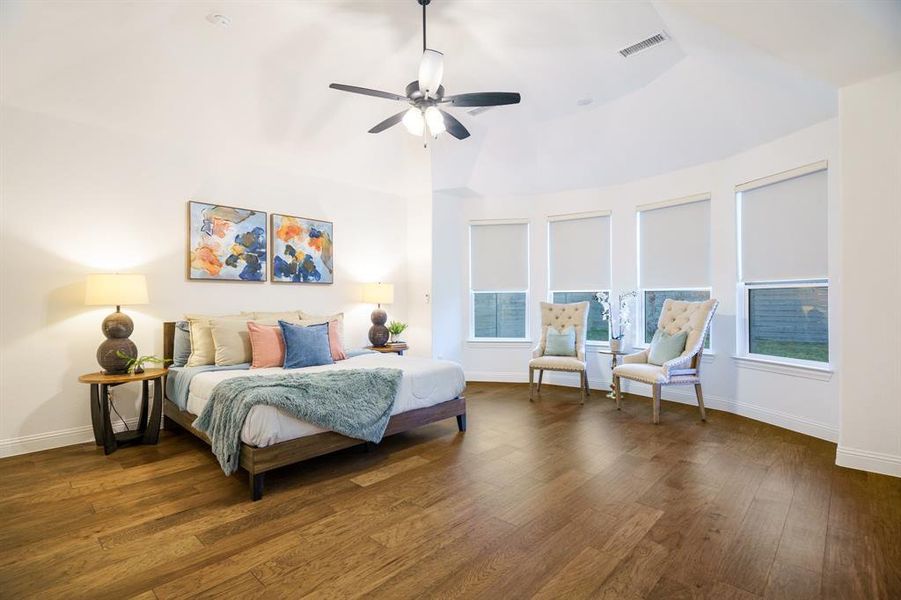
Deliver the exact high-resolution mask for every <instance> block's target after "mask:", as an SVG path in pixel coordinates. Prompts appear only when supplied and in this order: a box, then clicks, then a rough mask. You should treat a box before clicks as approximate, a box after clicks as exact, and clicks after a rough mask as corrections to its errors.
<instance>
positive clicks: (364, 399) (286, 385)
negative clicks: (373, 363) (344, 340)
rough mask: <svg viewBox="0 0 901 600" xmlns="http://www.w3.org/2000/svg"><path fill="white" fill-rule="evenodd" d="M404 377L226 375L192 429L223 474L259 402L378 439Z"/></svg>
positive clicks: (372, 372) (384, 373)
mask: <svg viewBox="0 0 901 600" xmlns="http://www.w3.org/2000/svg"><path fill="white" fill-rule="evenodd" d="M402 376H403V375H402V373H401V371H400V369H385V368H379V369H348V370H342V371H324V372H319V373H290V374H285V375H260V376H257V377H235V378H233V379H226V380H225V381H223V382H221V383H219V384H218V385H216V387H215V388H213V393H212V395H211V396H210V400H209V402H207V404H206V406H205V407H204V408H203V412H202V413H201V414H200V416H199V417H197V419H196V420H195V421H194V428H195V429H199V430H200V431H202V432H204V433H205V434H207V436H209V438H210V441H211V442H212V446H213V454H215V455H216V458H218V459H219V464H220V465H221V466H222V470H223V471H225V474H226V475H231V474H232V473H234V472H235V471H236V470H237V469H238V462H239V459H240V453H241V429H242V428H243V427H244V420H245V419H246V418H247V415H248V413H250V409H251V408H253V407H254V406H256V405H258V404H268V405H269V406H275V407H277V408H280V409H282V410H284V411H285V412H287V413H288V414H290V415H292V416H294V417H297V418H298V419H301V420H303V421H306V422H308V423H312V424H314V425H318V426H319V427H322V428H325V429H330V430H332V431H336V432H338V433H340V434H342V435H346V436H348V437H353V438H357V439H360V440H364V441H367V442H379V441H381V439H382V436H383V435H384V434H385V428H386V427H387V426H388V419H389V418H390V417H391V411H392V409H393V408H394V401H395V399H396V397H397V391H398V389H399V388H400V382H401V378H402Z"/></svg>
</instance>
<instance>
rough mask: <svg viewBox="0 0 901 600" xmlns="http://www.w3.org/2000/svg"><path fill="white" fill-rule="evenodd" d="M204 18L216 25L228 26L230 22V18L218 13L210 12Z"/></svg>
mask: <svg viewBox="0 0 901 600" xmlns="http://www.w3.org/2000/svg"><path fill="white" fill-rule="evenodd" d="M206 20H207V21H208V22H210V23H212V24H213V25H216V26H218V27H228V26H229V25H231V24H232V20H231V19H229V18H228V17H227V16H226V15H223V14H220V13H210V14H208V15H207V16H206Z"/></svg>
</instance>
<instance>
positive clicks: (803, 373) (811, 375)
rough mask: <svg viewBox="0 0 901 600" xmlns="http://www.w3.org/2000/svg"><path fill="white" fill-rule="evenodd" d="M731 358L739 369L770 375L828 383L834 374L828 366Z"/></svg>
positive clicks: (750, 357)
mask: <svg viewBox="0 0 901 600" xmlns="http://www.w3.org/2000/svg"><path fill="white" fill-rule="evenodd" d="M732 358H733V359H734V360H735V364H736V365H737V366H738V367H739V368H741V369H752V370H755V371H768V372H770V373H779V374H780V375H791V376H793V377H804V378H807V379H815V380H817V381H829V380H830V379H832V375H833V374H834V371H833V370H832V369H831V368H829V367H828V366H817V365H812V364H811V365H805V364H800V363H790V362H783V361H780V360H769V359H766V358H757V357H754V356H733V357H732Z"/></svg>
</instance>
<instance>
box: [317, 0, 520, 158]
mask: <svg viewBox="0 0 901 600" xmlns="http://www.w3.org/2000/svg"><path fill="white" fill-rule="evenodd" d="M417 2H418V3H419V4H420V5H422V58H421V59H420V61H419V79H417V80H416V81H413V82H411V83H410V84H409V85H407V89H406V90H405V91H404V93H405V95H404V96H401V95H400V94H392V93H391V92H383V91H381V90H373V89H369V88H363V87H357V86H354V85H346V84H343V83H332V84H331V85H329V87H330V88H332V89H335V90H340V91H343V92H350V93H352V94H362V95H364V96H375V97H376V98H385V99H387V100H395V101H400V102H407V103H408V104H410V106H411V108H408V109H406V110H403V111H401V112H399V113H397V114H395V115H392V116H390V117H388V118H387V119H385V120H384V121H382V122H381V123H379V124H378V125H376V126H375V127H373V128H372V129H370V130H369V133H380V132H382V131H385V130H386V129H388V128H389V127H393V126H395V125H397V124H398V123H403V125H404V128H406V130H407V131H408V132H410V133H411V134H412V135H415V136H423V137H424V135H425V132H426V128H428V133H429V134H430V135H431V136H432V137H438V136H439V135H440V134H442V133H444V132H445V131H447V132H448V133H449V134H451V135H452V136H454V137H455V138H457V139H458V140H463V139H466V138H468V137H469V131H468V130H467V129H466V127H464V126H463V123H461V122H460V121H459V120H457V118H456V117H454V116H453V115H452V114H450V113H449V112H447V111H445V110H442V109H441V108H439V106H440V105H442V104H449V105H451V106H459V107H486V106H503V105H506V104H519V102H520V99H521V97H520V95H519V94H518V93H517V92H475V93H470V94H457V95H455V96H445V95H444V86H443V85H441V81H442V79H443V78H444V55H443V54H442V53H441V52H438V51H437V50H433V49H431V48H429V47H428V46H427V45H426V6H428V4H429V3H430V2H431V0H417Z"/></svg>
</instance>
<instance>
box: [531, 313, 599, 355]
mask: <svg viewBox="0 0 901 600" xmlns="http://www.w3.org/2000/svg"><path fill="white" fill-rule="evenodd" d="M548 326H552V327H554V328H555V329H557V330H558V331H563V330H564V329H568V328H569V327H575V328H576V354H577V355H578V357H579V360H584V359H585V337H586V336H587V335H588V302H574V303H572V304H552V303H550V302H542V303H541V341H540V342H539V343H538V349H539V351H540V353H541V355H544V345H545V342H546V341H547V328H548Z"/></svg>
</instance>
